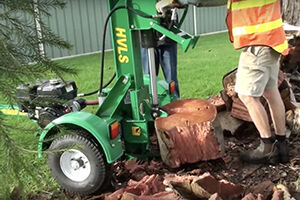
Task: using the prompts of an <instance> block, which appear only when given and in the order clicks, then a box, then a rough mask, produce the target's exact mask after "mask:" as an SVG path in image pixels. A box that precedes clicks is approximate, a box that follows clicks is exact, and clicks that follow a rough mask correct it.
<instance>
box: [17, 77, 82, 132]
mask: <svg viewBox="0 0 300 200" xmlns="http://www.w3.org/2000/svg"><path fill="white" fill-rule="evenodd" d="M76 97H77V86H76V84H75V82H74V81H62V80H61V79H51V80H47V81H43V82H36V83H26V84H23V85H20V86H18V87H17V103H18V106H19V109H20V111H23V112H27V113H28V116H29V118H30V119H34V120H37V123H38V124H39V125H40V126H41V127H45V126H46V125H47V124H49V123H50V122H51V121H52V120H54V119H56V118H58V117H60V116H62V115H64V114H66V113H69V112H73V111H79V110H81V109H83V108H84V107H85V100H83V99H75V98H76Z"/></svg>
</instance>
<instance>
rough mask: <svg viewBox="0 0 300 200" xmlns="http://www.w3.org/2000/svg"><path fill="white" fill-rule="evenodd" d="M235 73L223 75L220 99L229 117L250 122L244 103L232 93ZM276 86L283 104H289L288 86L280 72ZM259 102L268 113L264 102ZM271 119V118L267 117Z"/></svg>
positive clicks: (233, 71) (262, 99) (284, 76)
mask: <svg viewBox="0 0 300 200" xmlns="http://www.w3.org/2000/svg"><path fill="white" fill-rule="evenodd" d="M236 73H237V70H236V69H234V70H232V71H230V72H229V73H227V74H225V75H224V77H223V80H222V83H223V87H224V90H223V91H222V98H223V100H224V101H225V104H226V106H227V107H228V108H227V110H230V111H231V115H232V116H233V117H235V118H237V119H241V120H244V121H248V122H252V119H251V117H250V115H249V112H248V110H247V108H246V106H245V105H244V103H243V102H242V101H241V100H240V99H239V97H238V95H237V93H236V92H235V91H234V87H235V83H236ZM278 86H279V91H280V94H281V97H282V99H283V101H284V102H290V90H289V84H288V83H287V80H286V75H285V74H284V73H283V72H282V71H280V72H279V74H278ZM261 102H262V104H263V105H264V107H265V108H266V110H267V111H268V110H269V108H268V105H267V102H266V100H265V99H264V98H263V97H262V98H261ZM269 118H270V119H271V116H270V115H269Z"/></svg>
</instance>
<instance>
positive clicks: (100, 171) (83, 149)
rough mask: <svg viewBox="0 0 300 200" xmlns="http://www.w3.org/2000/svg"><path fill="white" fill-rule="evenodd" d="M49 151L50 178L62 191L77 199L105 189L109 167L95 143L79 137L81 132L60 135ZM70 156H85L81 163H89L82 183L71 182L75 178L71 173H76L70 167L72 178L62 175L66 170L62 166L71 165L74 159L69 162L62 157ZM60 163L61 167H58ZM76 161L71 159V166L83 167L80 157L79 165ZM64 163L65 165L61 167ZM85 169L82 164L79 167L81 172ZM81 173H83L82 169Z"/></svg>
mask: <svg viewBox="0 0 300 200" xmlns="http://www.w3.org/2000/svg"><path fill="white" fill-rule="evenodd" d="M71 149H74V150H71ZM49 150H50V153H49V154H48V166H49V169H50V171H51V173H52V176H53V177H54V178H55V179H56V181H57V182H58V183H59V184H60V185H61V186H62V187H63V188H64V189H65V190H66V191H68V192H71V193H75V194H79V195H90V194H94V193H97V192H99V191H101V190H102V189H104V188H103V187H104V186H105V185H107V184H109V183H107V182H108V181H109V177H110V174H109V172H110V166H109V165H108V164H107V162H106V160H105V158H104V154H103V152H102V150H101V148H100V147H99V146H98V145H97V143H95V142H93V140H92V139H91V138H89V137H87V136H83V134H82V133H81V132H78V134H68V135H63V136H61V137H59V138H57V139H55V140H54V141H53V142H52V143H51V145H50V147H49ZM51 151H52V152H51ZM74 152H80V153H82V154H83V155H84V156H86V157H84V156H83V158H84V160H88V162H86V163H89V164H88V165H89V166H88V169H90V170H88V173H86V174H88V175H87V177H86V178H85V179H84V180H73V179H77V178H78V176H76V172H75V171H76V170H78V169H75V170H74V168H73V167H71V166H70V170H72V171H73V172H74V173H75V174H74V176H73V174H72V175H70V174H68V172H64V171H63V170H62V169H66V168H68V167H66V165H71V162H73V161H74V159H71V160H72V161H71V160H69V159H66V155H68V153H71V155H73V153H74ZM61 159H62V162H63V164H61ZM78 160H79V159H77V160H76V159H75V162H76V163H78V164H79V163H81V164H83V162H82V161H83V160H82V157H80V160H79V161H78ZM68 162H69V163H68ZM64 163H67V164H66V165H65V166H63V165H64ZM85 165H86V164H84V165H83V166H81V167H83V168H85ZM77 167H78V166H77ZM81 167H79V168H81ZM84 170H85V171H86V169H84ZM86 174H85V175H86ZM68 175H69V177H68ZM70 177H71V178H70ZM72 178H73V179H72Z"/></svg>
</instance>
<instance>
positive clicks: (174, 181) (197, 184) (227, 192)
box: [164, 173, 244, 200]
mask: <svg viewBox="0 0 300 200" xmlns="http://www.w3.org/2000/svg"><path fill="white" fill-rule="evenodd" d="M164 184H165V185H171V186H172V188H173V189H174V190H176V191H177V193H179V194H180V195H181V196H182V197H183V198H184V199H191V198H192V199H209V198H211V197H212V196H219V199H223V200H230V199H234V198H237V197H240V196H241V195H242V194H243V192H244V188H243V187H242V186H240V185H236V184H233V183H230V182H228V181H225V180H220V181H218V180H217V179H215V178H214V177H213V176H212V175H210V173H204V174H203V175H201V176H186V175H185V176H177V175H169V176H166V177H165V181H164ZM215 193H217V195H215ZM212 198H213V197H212ZM215 199H216V197H215Z"/></svg>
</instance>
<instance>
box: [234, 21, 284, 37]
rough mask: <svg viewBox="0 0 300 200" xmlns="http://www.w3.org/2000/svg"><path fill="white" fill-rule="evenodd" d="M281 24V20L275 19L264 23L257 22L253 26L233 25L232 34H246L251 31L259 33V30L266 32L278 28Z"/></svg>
mask: <svg viewBox="0 0 300 200" xmlns="http://www.w3.org/2000/svg"><path fill="white" fill-rule="evenodd" d="M281 26H282V20H281V19H277V20H275V21H272V22H267V23H264V24H258V25H254V26H243V27H235V28H233V29H232V34H233V36H238V35H248V34H252V33H261V32H267V31H270V30H273V29H276V28H279V27H281Z"/></svg>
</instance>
